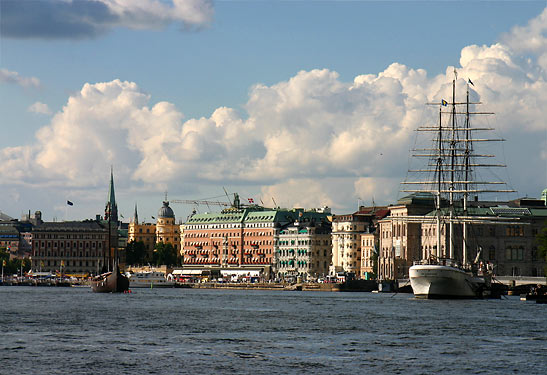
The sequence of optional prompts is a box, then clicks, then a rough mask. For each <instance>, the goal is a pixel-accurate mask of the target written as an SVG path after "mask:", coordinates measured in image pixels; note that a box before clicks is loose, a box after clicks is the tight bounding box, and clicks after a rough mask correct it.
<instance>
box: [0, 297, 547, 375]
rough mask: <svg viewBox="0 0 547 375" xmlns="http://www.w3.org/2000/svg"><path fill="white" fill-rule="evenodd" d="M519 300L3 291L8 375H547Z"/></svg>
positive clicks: (546, 362) (546, 337)
mask: <svg viewBox="0 0 547 375" xmlns="http://www.w3.org/2000/svg"><path fill="white" fill-rule="evenodd" d="M546 322H547V305H537V304H535V303H530V302H521V301H519V300H518V297H509V298H508V299H504V300H485V301H428V300H416V299H414V298H412V297H411V295H408V294H398V295H391V294H371V293H321V292H284V291H240V290H204V289H153V290H149V289H143V290H136V291H134V293H132V294H126V295H123V294H122V295H119V294H118V295H115V294H94V293H92V292H91V291H90V290H89V289H87V288H37V287H0V332H1V333H0V373H1V374H22V373H29V374H98V373H111V374H167V373H169V374H212V373H215V374H300V373H309V374H356V373H364V374H405V375H406V374H509V373H517V374H542V375H543V374H546V373H547V331H546V329H545V327H546Z"/></svg>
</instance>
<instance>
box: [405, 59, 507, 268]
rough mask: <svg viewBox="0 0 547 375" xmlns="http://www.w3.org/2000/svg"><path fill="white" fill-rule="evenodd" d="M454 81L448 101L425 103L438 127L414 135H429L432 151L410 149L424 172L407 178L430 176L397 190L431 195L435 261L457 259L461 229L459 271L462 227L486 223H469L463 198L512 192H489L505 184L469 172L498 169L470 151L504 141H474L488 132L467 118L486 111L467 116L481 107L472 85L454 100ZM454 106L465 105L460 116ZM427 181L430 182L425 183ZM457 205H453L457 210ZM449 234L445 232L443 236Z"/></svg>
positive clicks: (463, 256)
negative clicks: (423, 161) (458, 228)
mask: <svg viewBox="0 0 547 375" xmlns="http://www.w3.org/2000/svg"><path fill="white" fill-rule="evenodd" d="M457 80H458V77H457V72H456V70H454V79H453V80H452V100H451V102H450V103H448V102H447V101H445V100H444V99H443V100H441V102H440V103H439V102H436V103H427V104H429V105H437V106H439V123H438V125H435V126H431V125H429V126H427V125H425V126H420V127H418V129H416V131H418V132H430V133H433V134H435V137H434V138H435V143H434V146H433V147H432V148H422V149H413V150H412V151H414V153H413V154H412V156H413V157H417V158H421V157H423V158H427V159H428V160H429V162H428V163H427V164H426V167H425V168H421V169H415V170H409V171H408V172H409V173H433V174H434V175H433V176H431V175H430V178H428V179H425V180H421V179H419V180H418V181H404V182H402V184H403V185H407V186H408V185H411V186H412V185H415V186H416V185H417V186H421V188H411V187H409V188H406V187H405V188H404V189H402V190H401V191H402V192H411V193H431V194H433V195H434V197H435V212H436V215H435V216H436V217H435V223H436V234H437V236H436V237H437V238H436V240H437V241H436V242H437V249H436V256H437V257H438V258H441V257H449V258H450V259H457V258H459V256H457V255H456V254H455V248H454V247H455V237H456V233H455V232H456V231H455V225H454V224H462V240H463V241H462V254H461V258H460V259H461V261H462V263H463V265H464V266H467V263H468V261H469V260H468V259H469V254H468V246H469V243H468V239H467V237H468V224H469V223H473V222H481V223H486V222H487V221H486V220H484V219H486V218H478V217H476V218H472V217H469V216H468V205H469V195H470V194H471V193H473V194H478V193H502V192H505V193H508V192H514V191H515V190H512V189H497V188H492V187H490V186H492V185H506V184H505V182H502V181H478V180H476V176H475V175H474V171H475V170H477V169H478V168H483V167H488V168H490V167H505V165H504V164H496V163H484V162H482V161H481V159H484V158H494V157H495V155H489V154H482V153H477V152H475V150H474V147H473V144H476V143H483V142H496V141H505V139H493V138H487V137H484V138H483V137H477V136H476V134H477V133H478V132H482V131H491V130H494V129H493V128H490V127H472V126H471V121H470V118H471V115H492V114H493V113H492V112H477V111H473V112H471V108H470V105H471V104H473V105H478V104H482V103H480V102H471V101H470V98H469V84H472V83H471V81H470V80H468V82H467V90H466V91H467V92H466V99H465V101H464V102H457V101H456V83H457ZM448 105H450V110H449V111H443V108H444V107H446V106H448ZM458 106H465V111H458ZM443 115H445V116H446V115H448V116H450V117H451V118H450V121H448V123H447V122H444V123H443ZM458 116H464V123H463V124H461V125H459V124H458V121H457V117H458ZM431 177H433V178H431ZM443 196H444V197H445V199H447V201H448V210H447V211H448V212H446V210H445V211H444V212H445V213H444V214H443V210H441V206H442V200H443ZM458 197H459V198H461V206H462V207H461V208H458V210H459V211H460V213H459V214H457V213H456V202H458V199H459V198H458ZM458 206H459V205H458ZM407 220H408V221H412V222H422V223H426V222H429V223H432V221H431V220H427V219H426V218H424V217H423V216H422V217H419V216H416V217H413V216H409V217H407ZM443 220H446V222H447V226H448V228H447V233H446V237H447V238H449V240H448V241H447V242H448V244H447V245H448V246H449V251H448V253H446V252H445V253H444V254H443V251H442V246H441V242H442V240H441V231H440V229H441V221H443ZM448 231H449V233H448Z"/></svg>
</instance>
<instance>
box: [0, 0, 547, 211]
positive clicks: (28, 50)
mask: <svg viewBox="0 0 547 375" xmlns="http://www.w3.org/2000/svg"><path fill="white" fill-rule="evenodd" d="M0 4H1V8H0V11H1V12H0V21H1V24H0V129H1V134H2V136H1V137H0V181H1V182H0V211H1V212H3V213H5V214H7V215H10V216H12V217H15V218H19V217H21V215H22V214H23V213H26V212H28V211H29V210H30V211H31V212H34V211H36V210H40V211H42V215H43V217H44V218H45V219H46V220H81V219H85V218H94V217H95V215H96V214H101V213H103V212H104V205H105V202H106V199H107V192H108V182H109V177H110V168H111V167H112V168H113V171H114V180H115V187H116V198H117V201H118V207H119V211H120V212H121V214H122V215H123V220H125V221H129V219H130V218H131V217H132V215H133V211H134V207H135V204H137V205H138V211H139V218H140V219H141V221H142V220H146V221H152V220H153V219H152V217H153V216H156V213H157V211H158V209H159V208H160V207H161V205H162V201H163V200H164V199H165V195H166V194H167V197H168V199H169V200H194V199H210V200H213V201H222V202H226V201H227V198H226V197H225V195H224V189H225V190H226V191H227V192H228V193H229V194H233V193H239V195H240V196H241V198H242V199H243V201H244V202H246V201H247V199H248V198H252V199H254V201H255V202H260V201H262V202H263V203H264V205H266V206H273V205H274V203H273V202H274V201H275V203H276V205H278V206H282V207H305V208H312V207H323V206H329V207H331V209H332V211H333V213H335V214H342V213H348V212H353V211H355V210H356V208H357V207H358V205H359V204H361V205H371V204H372V203H373V202H374V204H376V205H387V204H393V203H395V202H396V201H397V199H398V198H400V197H402V196H404V195H405V194H404V193H401V192H400V189H401V186H400V182H401V181H403V180H405V178H406V177H407V170H408V169H409V155H410V149H411V148H412V147H413V146H414V145H415V142H416V132H415V131H414V130H415V129H416V128H417V127H418V126H419V125H423V124H427V123H431V122H434V121H435V112H432V111H433V110H432V108H430V107H428V106H427V105H426V103H427V102H434V101H437V102H438V101H440V99H441V98H446V97H448V96H449V92H450V84H451V81H452V79H453V71H454V68H455V69H457V72H458V77H459V80H458V89H463V90H465V82H466V81H467V79H469V78H470V79H472V81H473V82H474V86H473V87H472V95H473V97H474V98H476V99H477V100H480V101H481V102H482V103H483V105H482V107H481V110H485V111H489V112H494V113H495V115H494V116H491V117H489V118H488V120H485V121H487V122H488V124H489V125H492V126H493V127H495V128H496V135H498V136H499V137H501V138H504V139H506V140H507V141H506V142H504V143H503V144H501V145H498V146H496V147H498V148H497V149H496V150H494V152H495V153H496V155H497V156H498V158H499V160H500V161H501V162H502V163H505V164H507V168H506V169H503V170H501V171H496V172H494V173H496V174H497V175H496V176H495V177H499V178H500V179H502V180H504V181H506V182H507V183H508V184H509V187H510V188H512V189H515V190H517V192H515V193H511V194H503V195H499V196H495V197H492V198H491V199H498V200H508V199H515V198H518V197H525V196H527V197H539V196H540V195H541V191H542V190H543V189H545V188H547V121H546V118H547V109H546V108H547V82H546V81H547V8H546V6H547V5H546V2H545V1H502V2H494V1H440V2H437V1H419V2H418V1H385V2H375V1H273V0H270V1H269V0H264V1H209V0H165V1H158V0H95V1H84V0H80V1H69V0H20V1H13V0H0ZM67 200H70V201H71V202H73V203H74V205H73V206H68V205H67V204H66V201H67ZM172 207H173V209H174V211H175V214H176V216H177V219H181V220H185V218H186V217H187V216H188V214H189V213H190V212H191V210H192V209H193V208H194V207H192V206H189V205H185V204H179V203H172ZM214 209H215V208H213V207H211V210H214ZM198 210H199V211H200V212H203V211H208V210H209V209H208V208H207V207H204V206H200V207H198Z"/></svg>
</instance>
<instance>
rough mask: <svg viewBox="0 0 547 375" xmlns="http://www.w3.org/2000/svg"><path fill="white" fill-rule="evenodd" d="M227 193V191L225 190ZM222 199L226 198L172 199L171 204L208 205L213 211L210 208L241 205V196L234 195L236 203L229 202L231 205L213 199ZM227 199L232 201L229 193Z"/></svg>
mask: <svg viewBox="0 0 547 375" xmlns="http://www.w3.org/2000/svg"><path fill="white" fill-rule="evenodd" d="M225 192H226V190H225ZM221 197H224V196H223V195H221V196H218V197H211V198H205V199H171V200H170V202H172V203H182V204H191V205H193V206H199V205H206V206H207V209H209V210H210V209H211V208H210V207H209V206H221V207H232V206H234V205H235V204H236V203H239V196H238V195H237V193H236V194H234V202H233V203H232V202H229V203H226V202H220V201H212V200H211V199H215V198H221ZM226 197H228V199H230V197H229V196H228V193H226Z"/></svg>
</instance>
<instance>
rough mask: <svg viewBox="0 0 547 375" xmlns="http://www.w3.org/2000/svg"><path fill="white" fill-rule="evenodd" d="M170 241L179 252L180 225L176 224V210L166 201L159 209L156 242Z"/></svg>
mask: <svg viewBox="0 0 547 375" xmlns="http://www.w3.org/2000/svg"><path fill="white" fill-rule="evenodd" d="M160 242H161V243H165V244H167V243H170V244H172V245H173V247H174V248H175V250H176V252H177V254H178V253H179V250H180V225H177V224H175V212H173V209H172V208H171V207H169V202H168V201H164V202H163V206H162V207H161V208H160V209H159V211H158V219H157V222H156V243H160Z"/></svg>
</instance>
